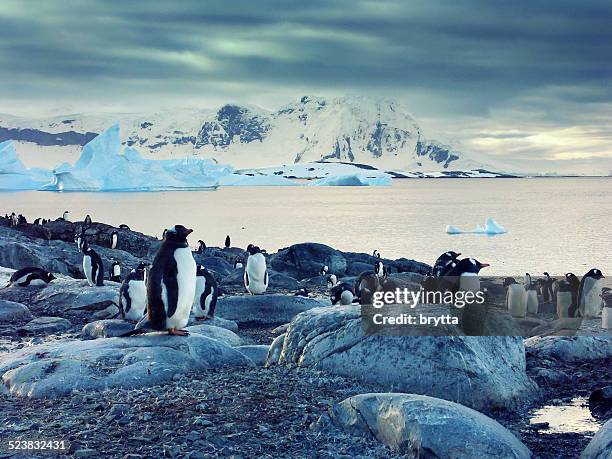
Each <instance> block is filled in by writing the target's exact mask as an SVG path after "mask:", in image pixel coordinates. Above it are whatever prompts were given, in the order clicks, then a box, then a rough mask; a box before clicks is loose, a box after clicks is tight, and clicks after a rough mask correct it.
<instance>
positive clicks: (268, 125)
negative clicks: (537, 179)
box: [0, 96, 500, 173]
mask: <svg viewBox="0 0 612 459" xmlns="http://www.w3.org/2000/svg"><path fill="white" fill-rule="evenodd" d="M117 121H119V122H120V124H121V132H122V139H121V140H122V143H123V144H124V145H125V146H132V147H134V148H136V149H138V150H139V151H140V152H141V153H142V154H143V156H145V157H155V158H172V157H184V156H198V157H202V158H213V159H215V160H216V161H218V162H219V163H224V164H231V165H232V166H234V167H236V168H263V167H272V166H282V165H293V164H297V165H299V164H306V163H313V162H318V161H325V162H343V163H354V164H359V165H369V166H373V167H375V168H377V169H381V170H390V171H391V170H392V171H404V172H406V171H410V172H417V173H418V172H443V171H457V170H471V169H488V170H496V169H497V170H500V168H499V167H495V165H493V166H492V165H491V164H492V163H489V162H487V161H486V159H485V160H483V159H481V158H478V159H476V158H474V157H473V156H470V155H466V154H463V153H461V152H458V151H456V150H455V149H454V148H453V147H452V146H450V145H445V144H443V143H440V142H437V141H435V140H434V138H433V137H430V136H429V135H426V134H425V133H424V132H423V131H422V129H421V128H420V126H419V125H418V123H417V122H416V121H415V119H414V118H413V117H412V116H411V115H410V113H409V112H408V111H407V110H406V108H404V107H403V106H401V105H400V104H398V103H396V102H394V101H388V100H384V101H379V100H373V99H369V98H365V97H343V98H335V99H323V98H315V97H306V96H305V97H302V98H301V99H300V100H299V101H297V102H295V103H292V104H289V105H287V106H285V107H282V108H280V109H278V110H275V111H268V110H264V109H262V108H259V107H254V106H244V105H231V104H228V105H224V106H222V107H221V108H219V109H218V110H186V109H185V110H169V111H164V112H159V113H153V114H125V113H116V114H71V115H63V116H56V117H52V118H44V119H25V118H19V117H14V116H10V115H0V142H1V141H3V140H13V141H15V143H16V144H17V150H18V152H20V154H21V153H22V151H23V152H24V153H25V154H26V155H27V158H28V157H29V160H30V162H31V160H32V159H35V157H36V156H37V155H47V154H48V153H49V152H53V153H54V156H55V157H57V155H62V154H63V155H65V156H66V157H65V158H62V159H64V160H72V159H74V155H76V154H77V153H78V152H79V151H80V149H81V147H82V146H83V145H85V144H86V143H87V142H89V141H90V140H91V139H92V138H94V137H95V136H96V135H97V134H98V133H100V132H103V131H104V130H105V129H106V128H108V127H109V126H110V125H112V124H114V123H115V122H117ZM27 158H26V161H27V160H28V159H27ZM54 162H57V161H56V159H54ZM34 165H39V164H34Z"/></svg>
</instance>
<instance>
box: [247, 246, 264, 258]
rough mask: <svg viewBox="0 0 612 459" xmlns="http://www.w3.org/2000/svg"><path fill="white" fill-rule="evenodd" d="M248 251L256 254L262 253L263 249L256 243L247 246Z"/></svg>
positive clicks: (250, 253)
mask: <svg viewBox="0 0 612 459" xmlns="http://www.w3.org/2000/svg"><path fill="white" fill-rule="evenodd" d="M247 252H248V253H249V255H255V254H256V253H261V249H260V248H259V247H257V246H256V245H253V244H249V246H248V247H247Z"/></svg>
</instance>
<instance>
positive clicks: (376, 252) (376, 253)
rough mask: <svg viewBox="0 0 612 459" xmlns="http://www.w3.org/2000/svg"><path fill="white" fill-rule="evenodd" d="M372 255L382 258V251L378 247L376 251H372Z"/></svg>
mask: <svg viewBox="0 0 612 459" xmlns="http://www.w3.org/2000/svg"><path fill="white" fill-rule="evenodd" d="M372 256H373V257H376V258H380V252H379V251H378V250H376V249H374V252H372Z"/></svg>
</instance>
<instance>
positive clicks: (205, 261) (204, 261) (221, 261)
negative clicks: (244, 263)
mask: <svg viewBox="0 0 612 459" xmlns="http://www.w3.org/2000/svg"><path fill="white" fill-rule="evenodd" d="M193 258H194V259H195V261H196V263H197V264H199V265H203V266H204V267H205V268H206V269H209V270H212V271H214V272H216V273H218V274H219V275H220V276H223V277H224V276H227V275H228V274H230V273H232V272H233V271H234V265H233V264H231V263H230V262H228V261H227V260H226V259H225V258H221V257H206V256H203V255H200V254H198V253H194V254H193ZM217 281H218V280H217Z"/></svg>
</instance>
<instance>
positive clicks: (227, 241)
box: [225, 234, 232, 249]
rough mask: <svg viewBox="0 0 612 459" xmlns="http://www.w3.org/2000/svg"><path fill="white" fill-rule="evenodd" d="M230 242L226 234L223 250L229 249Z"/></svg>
mask: <svg viewBox="0 0 612 459" xmlns="http://www.w3.org/2000/svg"><path fill="white" fill-rule="evenodd" d="M231 242H232V241H231V239H230V237H229V234H228V235H227V236H225V248H226V249H229V248H230V245H231Z"/></svg>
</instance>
